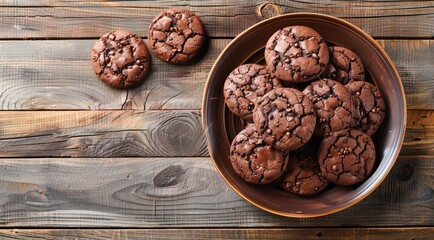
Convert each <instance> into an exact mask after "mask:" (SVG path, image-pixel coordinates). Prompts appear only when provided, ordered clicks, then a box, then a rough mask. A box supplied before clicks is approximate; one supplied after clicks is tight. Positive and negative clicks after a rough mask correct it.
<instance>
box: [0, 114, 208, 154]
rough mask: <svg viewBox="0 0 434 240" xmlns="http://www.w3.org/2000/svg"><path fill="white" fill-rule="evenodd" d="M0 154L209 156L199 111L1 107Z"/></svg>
mask: <svg viewBox="0 0 434 240" xmlns="http://www.w3.org/2000/svg"><path fill="white" fill-rule="evenodd" d="M0 149H2V150H1V151H0V156H1V157H11V156H17V155H20V156H23V157H24V156H25V157H40V156H44V157H48V156H56V157H79V156H86V157H109V156H110V157H117V156H142V157H144V156H146V157H149V156H154V157H155V156H179V157H183V156H206V155H208V152H207V148H206V144H205V140H204V137H203V133H202V128H201V118H200V114H199V111H190V110H178V111H127V110H125V111H43V112H41V111H14V112H7V111H2V112H0Z"/></svg>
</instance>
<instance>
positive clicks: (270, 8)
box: [256, 2, 281, 19]
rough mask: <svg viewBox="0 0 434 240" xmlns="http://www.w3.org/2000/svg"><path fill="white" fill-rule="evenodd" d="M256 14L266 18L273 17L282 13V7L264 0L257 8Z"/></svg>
mask: <svg viewBox="0 0 434 240" xmlns="http://www.w3.org/2000/svg"><path fill="white" fill-rule="evenodd" d="M256 14H257V15H258V16H259V17H261V18H264V19H267V18H272V17H275V16H278V15H280V14H281V11H280V7H279V6H278V5H276V4H274V3H271V2H262V3H260V4H259V5H258V7H257V9H256Z"/></svg>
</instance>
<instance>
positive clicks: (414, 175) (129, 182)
mask: <svg viewBox="0 0 434 240" xmlns="http://www.w3.org/2000/svg"><path fill="white" fill-rule="evenodd" d="M273 2H274V4H273V3H271V2H268V4H266V3H267V2H265V3H264V2H261V1H250V0H225V1H218V0H212V1H175V0H166V1H132V0H131V1H125V0H124V1H102V0H95V1H80V0H70V1H56V0H2V1H0V38H1V41H0V107H1V109H2V110H3V111H1V112H0V157H1V158H0V202H1V203H0V206H1V208H0V223H1V227H2V229H0V236H1V237H2V238H14V239H21V238H22V239H27V238H29V237H40V238H44V239H51V238H67V239H69V238H72V239H75V238H80V237H82V238H92V239H106V238H108V239H112V238H113V239H126V238H131V239H139V238H142V237H146V238H148V239H160V238H180V239H192V238H201V239H209V238H223V239H225V238H231V239H246V238H253V239H300V238H304V239H344V238H348V239H372V238H378V239H417V240H419V239H434V111H433V110H432V109H434V100H433V99H434V57H433V55H434V39H433V37H434V1H393V0H388V1H378V2H376V1H328V0H327V1H326V0H323V1H273ZM170 7H180V8H185V9H190V10H192V11H194V12H195V13H196V14H197V15H199V16H200V17H201V18H202V19H203V21H204V23H205V27H206V29H207V31H208V34H209V35H210V37H211V39H210V44H209V49H208V51H207V53H206V55H205V56H204V58H203V59H202V60H201V61H200V62H198V63H197V64H195V65H191V66H183V67H179V66H173V65H168V64H165V63H163V62H162V61H160V60H158V59H156V58H155V57H153V59H152V72H151V74H150V75H149V76H148V78H147V79H146V81H145V82H144V84H143V85H141V86H140V87H138V88H136V89H133V90H124V91H121V90H114V89H112V88H110V87H107V86H106V85H104V84H103V83H102V82H101V81H99V80H98V79H97V78H96V76H95V74H94V73H93V71H92V68H91V66H90V63H89V55H90V49H91V47H92V46H93V44H94V42H95V40H96V39H98V38H99V36H101V35H102V34H104V33H106V32H108V31H111V30H113V29H126V30H130V31H132V32H135V33H138V34H139V35H142V36H145V37H146V29H147V27H148V24H149V23H150V21H151V19H152V18H153V17H154V16H155V15H156V14H158V13H159V12H160V11H161V10H163V9H166V8H170ZM279 12H281V13H291V12H317V13H325V14H329V15H333V16H337V17H341V18H343V19H345V20H348V21H349V22H351V23H354V24H356V25H357V26H359V27H360V28H362V29H363V30H365V31H366V32H368V33H369V34H370V35H372V36H373V37H375V38H376V40H378V42H379V43H380V45H381V46H382V47H384V49H385V50H386V52H387V53H388V54H389V56H390V57H391V58H392V60H393V61H394V63H395V64H396V67H397V69H398V71H399V73H400V75H401V78H402V82H403V85H404V88H405V92H406V98H407V104H408V125H407V132H406V135H405V142H404V145H403V147H402V151H401V153H400V157H399V159H398V160H397V162H396V164H395V166H394V167H393V169H392V171H391V173H390V174H389V176H388V177H387V179H386V180H385V181H384V182H383V183H382V184H381V185H380V187H379V188H378V189H377V190H376V191H375V192H374V193H372V194H371V195H370V196H369V197H368V198H366V199H365V200H363V201H362V202H360V203H358V204H357V205H355V206H353V207H351V208H349V209H346V210H344V211H341V212H338V213H335V214H332V215H329V216H326V217H318V218H310V219H293V218H284V217H279V216H276V215H273V214H270V213H267V212H264V211H262V210H260V209H258V208H256V207H254V206H253V205H251V204H249V203H248V202H246V201H245V200H243V199H242V198H241V197H239V196H238V195H237V194H236V193H235V192H234V191H233V190H232V189H231V188H230V187H229V186H228V185H227V184H226V183H225V182H224V181H223V179H222V178H221V177H220V175H219V174H218V173H217V171H216V168H215V167H214V165H213V163H212V161H211V159H210V157H209V154H208V152H207V148H206V142H205V138H204V136H203V132H202V129H201V114H200V109H201V98H202V92H203V89H204V85H205V81H206V77H207V74H208V72H209V70H210V68H211V66H212V64H213V63H214V61H215V59H216V58H217V56H218V55H219V54H220V52H221V51H222V50H223V49H224V47H225V46H226V45H227V44H228V43H229V42H230V41H231V39H233V38H234V37H235V36H236V35H237V34H238V33H240V32H241V31H243V30H244V29H245V28H247V27H249V26H251V25H253V24H255V23H257V22H259V21H261V20H263V19H264V18H267V17H270V16H273V15H276V14H278V13H279ZM77 228H79V229H77Z"/></svg>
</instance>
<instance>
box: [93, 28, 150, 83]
mask: <svg viewBox="0 0 434 240" xmlns="http://www.w3.org/2000/svg"><path fill="white" fill-rule="evenodd" d="M91 63H92V67H93V69H94V71H95V73H96V74H97V75H98V78H99V79H101V80H102V81H103V82H105V83H106V84H108V85H110V86H112V87H115V88H129V87H132V86H135V85H137V84H138V83H139V82H141V81H142V79H143V78H144V76H145V75H146V73H147V71H148V69H149V53H148V49H147V48H146V45H145V43H144V42H143V40H142V38H141V37H139V36H137V35H135V34H133V33H130V32H128V31H125V30H115V31H112V32H109V33H106V34H104V35H103V36H102V37H101V38H100V39H99V40H98V41H97V42H96V43H95V45H94V47H93V48H92V51H91Z"/></svg>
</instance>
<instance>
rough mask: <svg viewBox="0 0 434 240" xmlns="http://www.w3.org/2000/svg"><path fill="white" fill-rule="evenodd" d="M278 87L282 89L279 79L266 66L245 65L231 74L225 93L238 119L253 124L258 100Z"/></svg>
mask: <svg viewBox="0 0 434 240" xmlns="http://www.w3.org/2000/svg"><path fill="white" fill-rule="evenodd" d="M278 87H281V84H280V81H279V79H277V78H276V77H274V75H273V74H272V73H271V72H270V71H269V70H268V69H267V68H266V67H265V66H262V65H258V64H245V65H241V66H239V67H237V68H235V69H234V70H233V71H232V72H231V73H230V74H229V76H228V77H227V79H226V81H225V84H224V88H223V93H224V96H225V102H226V105H227V106H228V108H229V109H230V110H231V111H232V112H233V113H234V114H235V115H237V116H238V117H241V118H243V119H244V120H247V121H250V122H251V121H253V108H254V107H255V104H256V102H257V101H258V98H259V97H262V96H264V95H265V94H266V93H267V92H269V91H271V90H272V89H274V88H278Z"/></svg>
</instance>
